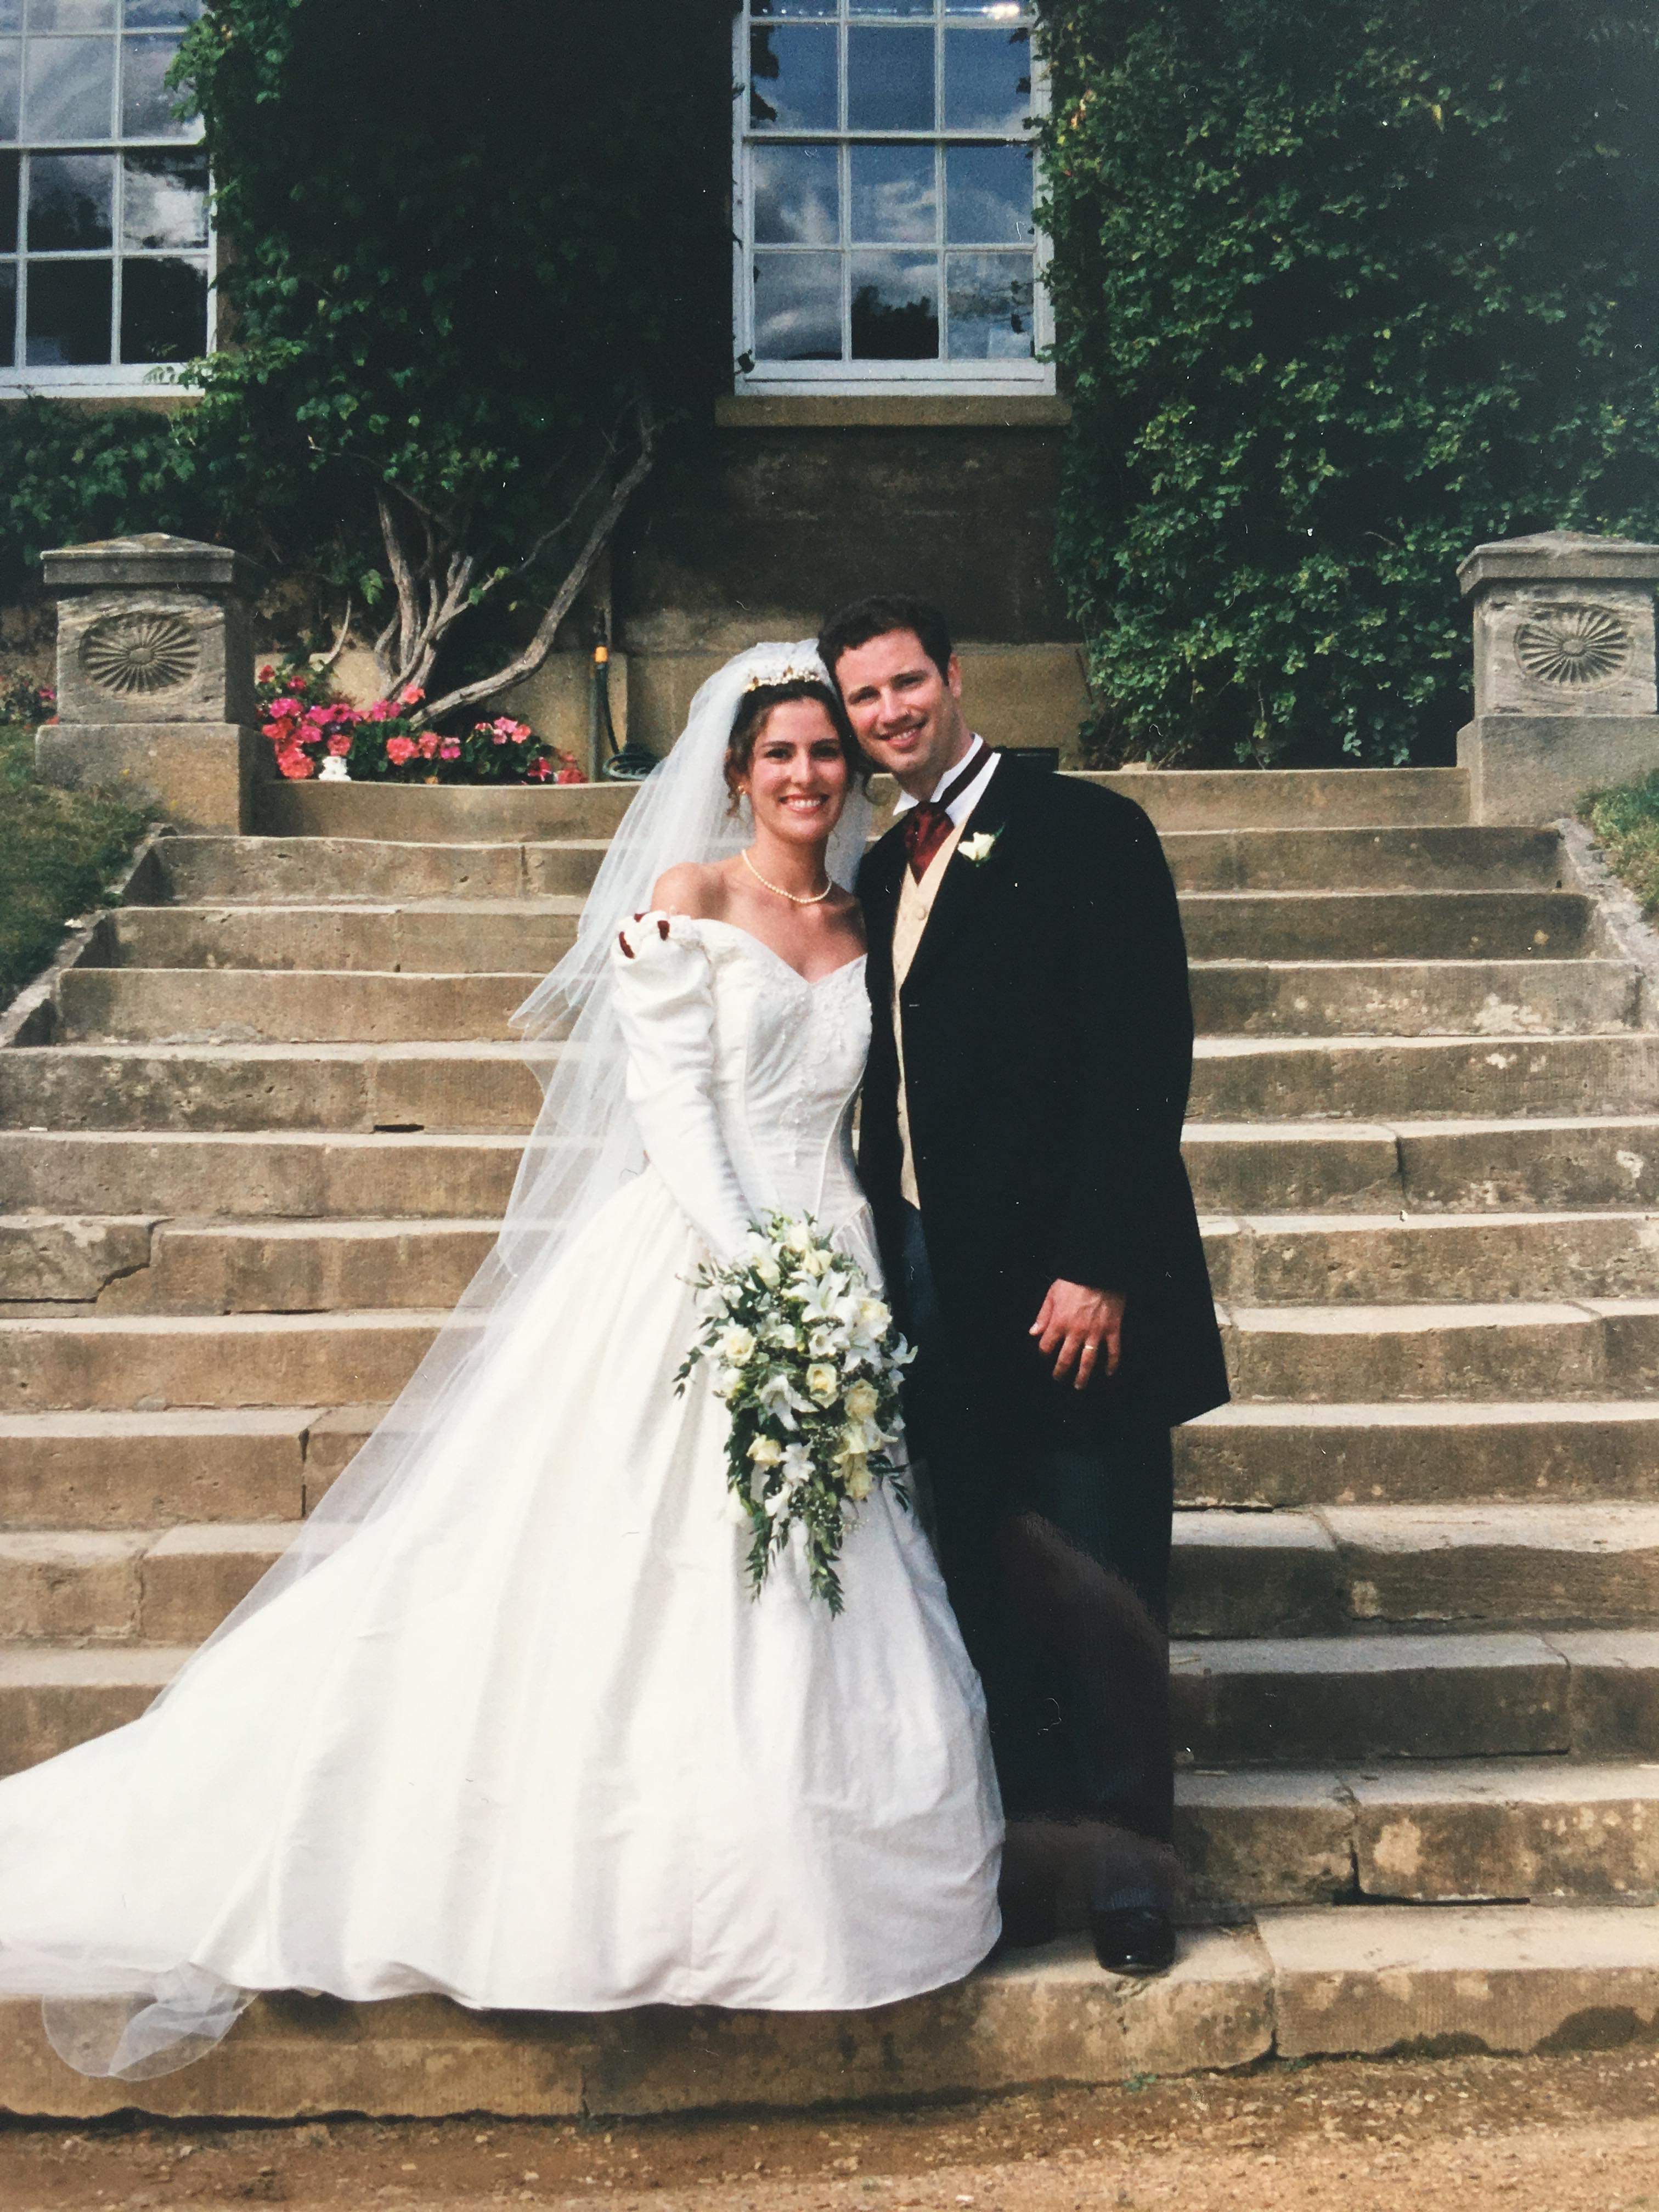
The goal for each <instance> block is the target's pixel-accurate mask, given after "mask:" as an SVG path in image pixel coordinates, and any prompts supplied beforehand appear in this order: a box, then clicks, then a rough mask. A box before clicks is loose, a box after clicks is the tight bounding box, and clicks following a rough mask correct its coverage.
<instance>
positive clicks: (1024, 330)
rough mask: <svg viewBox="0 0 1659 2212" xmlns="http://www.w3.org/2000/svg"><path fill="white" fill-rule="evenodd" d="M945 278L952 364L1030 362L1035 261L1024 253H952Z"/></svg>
mask: <svg viewBox="0 0 1659 2212" xmlns="http://www.w3.org/2000/svg"><path fill="white" fill-rule="evenodd" d="M945 279H946V283H947V285H948V288H949V292H948V296H949V301H950V312H951V359H952V360H953V361H1030V358H1031V355H1032V352H1033V349H1034V346H1033V338H1032V331H1031V324H1032V315H1031V301H1032V297H1033V284H1032V277H1031V259H1030V255H1029V254H1025V253H949V254H947V255H946V256H945Z"/></svg>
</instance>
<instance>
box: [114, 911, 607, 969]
mask: <svg viewBox="0 0 1659 2212" xmlns="http://www.w3.org/2000/svg"><path fill="white" fill-rule="evenodd" d="M580 907H581V901H580V898H575V897H569V896H558V897H544V898H532V899H489V900H486V899H482V898H471V897H469V898H461V899H428V900H427V901H425V902H422V904H420V905H415V904H413V903H398V904H396V905H391V906H369V905H350V906H342V905H331V904H327V903H324V904H320V905H315V906H222V907H211V906H154V907H125V908H120V909H119V910H118V911H117V912H116V913H114V914H112V915H109V916H108V917H107V918H106V925H105V927H106V936H107V939H108V943H109V953H108V964H110V965H112V966H116V967H125V968H177V969H191V970H199V969H246V968H257V969H262V970H270V969H324V970H326V971H327V972H328V973H329V974H330V975H337V974H339V973H340V972H341V971H342V970H352V969H374V970H375V971H376V972H378V973H380V974H386V973H389V972H391V971H392V970H393V969H400V970H403V971H404V972H405V973H409V974H414V975H477V974H481V973H483V974H490V975H500V974H502V973H506V972H509V971H510V972H514V973H518V972H522V971H524V970H526V969H530V970H533V971H534V972H535V974H536V975H537V977H538V980H539V978H540V977H541V976H542V975H544V974H545V973H546V972H547V970H548V969H549V968H550V967H552V966H553V965H554V964H555V963H556V962H557V961H558V960H560V959H562V957H563V956H564V954H565V953H566V952H568V951H569V949H570V947H571V945H573V944H574V941H575V935H576V923H577V920H578V917H579V915H580Z"/></svg>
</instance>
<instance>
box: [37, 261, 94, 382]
mask: <svg viewBox="0 0 1659 2212" xmlns="http://www.w3.org/2000/svg"><path fill="white" fill-rule="evenodd" d="M112 266H113V264H112V263H110V262H108V261H36V262H33V263H32V264H30V268H29V289H28V321H29V327H28V338H27V347H26V349H25V357H26V359H27V365H28V366H29V368H71V367H82V368H84V367H88V366H90V365H91V364H92V363H94V362H107V361H108V359H109V316H110V270H111V268H112Z"/></svg>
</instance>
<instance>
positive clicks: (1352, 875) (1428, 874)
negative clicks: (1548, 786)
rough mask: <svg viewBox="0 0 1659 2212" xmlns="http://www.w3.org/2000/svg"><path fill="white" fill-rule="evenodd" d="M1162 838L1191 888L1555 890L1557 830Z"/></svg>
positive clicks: (1261, 832)
mask: <svg viewBox="0 0 1659 2212" xmlns="http://www.w3.org/2000/svg"><path fill="white" fill-rule="evenodd" d="M1163 845H1164V854H1165V856H1166V857H1167V859H1168V860H1169V863H1170V871H1171V872H1172V873H1173V874H1174V877H1175V879H1176V883H1177V884H1179V885H1180V887H1181V889H1182V890H1187V891H1278V890H1284V891H1289V890H1311V891H1316V890H1329V889H1330V888H1331V886H1332V885H1333V884H1340V885H1341V886H1342V888H1343V890H1347V891H1362V890H1379V891H1381V890H1388V891H1401V890H1434V891H1443V890H1498V889H1503V890H1558V889H1559V887H1560V884H1561V879H1562V878H1561V854H1560V846H1559V841H1558V839H1557V837H1556V835H1555V832H1554V831H1553V829H1516V828H1507V827H1499V826H1497V825H1486V824H1482V825H1480V826H1478V827H1476V826H1473V825H1471V826H1447V827H1440V828H1433V827H1423V826H1413V827H1411V828H1400V829H1295V828H1292V829H1171V830H1169V831H1167V832H1166V834H1165V836H1164V839H1163Z"/></svg>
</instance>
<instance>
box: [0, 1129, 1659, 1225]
mask: <svg viewBox="0 0 1659 2212" xmlns="http://www.w3.org/2000/svg"><path fill="white" fill-rule="evenodd" d="M0 1141H3V1140H0ZM1182 1151H1183V1152H1184V1155H1185V1158H1186V1161H1187V1169H1188V1175H1189V1176H1191V1178H1192V1185H1193V1190H1194V1195H1195V1196H1196V1198H1197V1200H1198V1202H1199V1205H1200V1207H1201V1208H1202V1210H1203V1211H1204V1212H1209V1213H1230V1212H1237V1213H1270V1212H1285V1213H1309V1212H1315V1211H1316V1210H1319V1211H1325V1210H1328V1211H1332V1212H1344V1213H1376V1212H1379V1211H1381V1210H1383V1209H1385V1208H1387V1209H1399V1210H1401V1211H1404V1212H1411V1213H1483V1212H1491V1213H1508V1212H1515V1211H1516V1210H1517V1209H1522V1208H1528V1207H1542V1208H1546V1209H1548V1210H1550V1211H1554V1212H1583V1211H1585V1210H1588V1209H1592V1208H1595V1209H1600V1208H1606V1209H1607V1210H1608V1211H1617V1212H1625V1211H1627V1210H1629V1209H1630V1208H1632V1207H1633V1206H1659V1120H1655V1119H1651V1118H1647V1117H1643V1116H1638V1115H1603V1114H1586V1115H1571V1116H1570V1115H1554V1116H1548V1115H1537V1116H1536V1117H1528V1118H1526V1119H1520V1120H1498V1119H1493V1118H1492V1117H1491V1116H1488V1115H1468V1116H1467V1117H1460V1118H1458V1119H1455V1120H1435V1121H1417V1120H1415V1119H1413V1120H1406V1119H1401V1120H1399V1121H1363V1122H1362V1121H1352V1122H1349V1123H1347V1124H1346V1126H1344V1125H1340V1124H1334V1123H1332V1122H1328V1121H1260V1122H1257V1121H1189V1122H1188V1125H1187V1128H1186V1132H1185V1134H1184V1137H1183V1139H1182Z"/></svg>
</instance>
